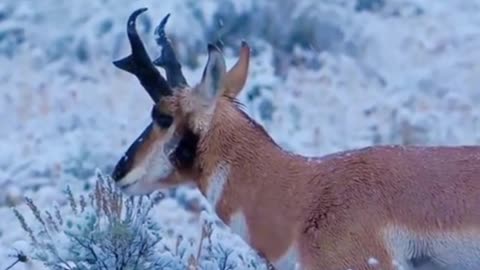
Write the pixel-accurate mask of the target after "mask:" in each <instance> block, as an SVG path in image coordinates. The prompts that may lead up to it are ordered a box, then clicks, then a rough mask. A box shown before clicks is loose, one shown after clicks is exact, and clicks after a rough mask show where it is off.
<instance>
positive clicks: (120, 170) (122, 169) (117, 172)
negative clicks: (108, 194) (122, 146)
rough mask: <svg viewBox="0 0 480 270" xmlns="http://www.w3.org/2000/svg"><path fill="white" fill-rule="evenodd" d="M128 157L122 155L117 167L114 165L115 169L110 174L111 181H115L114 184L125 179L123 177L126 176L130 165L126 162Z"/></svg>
mask: <svg viewBox="0 0 480 270" xmlns="http://www.w3.org/2000/svg"><path fill="white" fill-rule="evenodd" d="M128 159H129V158H128V155H124V156H123V157H122V158H121V159H120V160H119V161H118V163H117V165H115V168H114V169H113V172H112V175H111V177H112V179H113V180H114V181H115V182H118V181H120V180H121V179H123V177H125V175H127V173H128V171H129V170H130V165H131V163H130V162H128V161H129V160H128Z"/></svg>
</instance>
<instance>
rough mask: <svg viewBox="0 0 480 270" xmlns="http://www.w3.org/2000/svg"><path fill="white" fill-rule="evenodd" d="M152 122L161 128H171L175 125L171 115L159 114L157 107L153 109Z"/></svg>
mask: <svg viewBox="0 0 480 270" xmlns="http://www.w3.org/2000/svg"><path fill="white" fill-rule="evenodd" d="M151 114H152V120H153V121H154V122H155V123H156V124H157V125H158V126H160V127H161V128H169V127H170V126H171V125H172V123H173V117H172V116H171V115H168V114H165V113H162V112H159V111H158V110H157V109H156V108H155V106H154V107H153V108H152V113H151Z"/></svg>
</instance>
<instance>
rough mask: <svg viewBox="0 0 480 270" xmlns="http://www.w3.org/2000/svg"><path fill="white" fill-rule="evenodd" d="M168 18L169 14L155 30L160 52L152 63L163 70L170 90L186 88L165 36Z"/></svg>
mask: <svg viewBox="0 0 480 270" xmlns="http://www.w3.org/2000/svg"><path fill="white" fill-rule="evenodd" d="M168 18H170V13H169V14H167V15H166V16H165V17H164V18H163V19H162V20H161V21H160V24H159V25H158V26H157V28H156V29H155V35H156V37H155V40H156V42H157V44H158V45H159V46H161V47H162V51H161V54H160V57H158V58H157V59H156V60H154V61H153V63H154V64H155V65H157V66H160V67H162V68H163V69H165V73H166V74H167V82H168V84H169V85H170V86H171V87H172V88H174V87H182V86H187V85H188V83H187V80H186V79H185V77H184V76H183V73H182V65H181V64H180V62H179V61H178V59H177V56H176V54H175V51H174V50H173V47H172V44H171V43H170V41H169V40H168V38H167V35H166V34H165V25H166V24H167V22H168Z"/></svg>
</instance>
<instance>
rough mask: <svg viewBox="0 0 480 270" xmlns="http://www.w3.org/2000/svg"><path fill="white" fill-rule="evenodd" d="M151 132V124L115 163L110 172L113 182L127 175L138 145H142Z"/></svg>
mask: <svg viewBox="0 0 480 270" xmlns="http://www.w3.org/2000/svg"><path fill="white" fill-rule="evenodd" d="M152 130H153V124H149V125H148V126H147V127H146V128H145V130H143V132H142V134H140V136H138V138H137V139H136V140H135V141H134V142H133V143H132V144H131V145H130V147H128V149H127V152H126V153H125V155H123V157H122V158H121V159H120V160H119V161H118V162H117V165H115V168H114V169H113V172H112V178H113V180H115V181H119V180H121V179H122V178H123V177H125V175H127V173H128V172H129V171H130V170H131V169H132V165H133V160H134V159H135V154H136V153H137V151H138V148H139V147H140V145H142V144H143V143H144V140H146V139H147V138H148V136H150V133H151V132H152Z"/></svg>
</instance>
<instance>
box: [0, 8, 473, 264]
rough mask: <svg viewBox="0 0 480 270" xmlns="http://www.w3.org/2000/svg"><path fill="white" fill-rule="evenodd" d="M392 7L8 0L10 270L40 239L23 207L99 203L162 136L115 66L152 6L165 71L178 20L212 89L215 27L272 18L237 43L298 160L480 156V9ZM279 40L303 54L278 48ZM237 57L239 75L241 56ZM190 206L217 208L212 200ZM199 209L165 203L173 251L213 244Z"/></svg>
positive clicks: (267, 114) (0, 212)
mask: <svg viewBox="0 0 480 270" xmlns="http://www.w3.org/2000/svg"><path fill="white" fill-rule="evenodd" d="M366 2H376V3H378V4H379V5H380V6H381V7H380V8H378V9H370V10H364V11H361V12H360V11H358V9H359V8H358V6H357V7H356V4H355V3H357V4H358V3H366ZM387 2H388V4H387V3H384V1H379V0H377V1H373V0H372V1H360V0H358V1H357V2H355V1H353V0H352V1H346V0H345V1H344V0H338V1H331V0H325V1H323V2H321V1H313V0H312V1H309V0H304V1H300V2H299V4H296V5H294V8H293V9H292V10H288V8H289V7H291V6H292V5H291V3H292V1H288V0H280V1H277V2H274V3H272V4H264V5H262V4H257V5H260V6H261V7H260V8H259V7H258V6H255V5H254V4H253V3H254V1H241V0H238V1H213V0H210V1H189V0H183V1H174V0H171V1H157V0H151V1H142V2H140V1H128V0H121V1H118V0H115V1H114V0H105V1H56V0H43V1H33V0H22V1H18V0H4V1H2V2H0V67H1V69H0V116H1V119H2V121H0V217H1V218H2V222H0V269H4V268H5V267H7V266H8V265H9V264H10V262H12V261H13V259H11V258H7V254H10V253H14V250H13V248H14V247H19V248H22V247H23V248H24V247H25V246H26V240H27V236H26V234H25V233H24V232H23V231H22V230H21V228H20V226H19V224H18V222H17V220H16V219H15V217H14V215H13V212H12V210H11V209H10V207H9V206H11V205H16V206H17V207H18V209H19V210H20V211H21V212H26V213H27V211H25V210H26V207H25V205H24V204H23V201H22V198H23V196H29V197H31V198H33V199H34V201H35V202H36V203H37V205H39V206H40V207H42V208H43V207H51V206H52V204H53V202H55V201H58V203H59V204H62V203H64V202H65V199H64V196H63V195H62V192H61V191H62V190H63V189H64V188H65V186H66V185H70V186H72V189H73V191H74V193H75V192H78V193H80V192H88V191H89V190H91V188H92V184H93V180H94V177H93V175H94V172H95V169H96V168H99V169H100V170H101V171H103V172H105V173H108V172H110V170H111V169H112V167H113V165H114V164H115V162H116V161H117V159H118V158H119V157H121V155H122V154H123V152H124V151H125V150H126V148H127V147H128V145H129V144H130V143H131V142H132V141H133V140H134V139H135V138H136V136H137V135H138V134H139V133H140V132H141V130H143V128H144V127H145V126H146V124H147V123H148V122H149V106H150V100H149V97H148V95H146V94H145V92H144V91H143V90H142V89H141V86H140V85H139V84H138V82H137V81H136V80H135V79H134V78H133V77H132V76H131V75H130V74H126V73H125V72H122V71H119V70H117V69H115V68H114V66H113V65H112V64H111V62H112V61H113V60H115V59H118V58H119V57H121V56H125V55H126V54H127V53H128V50H129V48H128V45H127V39H126V35H125V32H124V31H125V23H126V18H127V17H128V15H129V14H130V12H132V11H133V10H134V9H137V8H139V7H144V6H146V7H149V11H148V12H147V13H146V14H145V16H143V15H142V17H143V18H144V19H143V20H144V21H142V22H143V23H140V26H139V28H141V29H143V31H142V32H141V33H142V38H143V40H144V41H145V42H146V43H147V44H148V48H149V52H150V54H151V55H152V57H154V56H157V55H158V53H159V51H158V48H156V47H155V45H154V42H153V34H152V32H153V27H154V25H152V24H156V23H158V22H159V21H160V19H161V18H162V17H163V16H164V15H165V14H166V13H168V12H171V13H172V17H171V21H170V22H169V25H168V27H167V32H169V34H172V35H173V34H174V35H175V37H176V38H177V41H178V42H179V51H180V53H181V56H182V60H183V61H189V63H191V64H190V65H186V66H185V71H184V72H185V75H186V76H187V78H188V80H189V82H191V83H192V82H195V81H196V80H198V79H199V78H200V72H201V68H202V65H203V63H205V57H206V55H205V54H204V50H205V43H206V42H207V41H209V40H207V38H210V37H211V36H209V35H211V34H210V33H211V31H213V30H212V28H211V27H212V25H215V20H214V18H217V19H218V15H219V14H220V15H222V14H224V15H225V14H227V15H228V12H231V13H232V16H230V17H229V16H225V17H224V18H223V19H222V20H223V23H225V24H227V25H228V22H229V20H232V21H233V20H240V19H239V18H243V17H242V16H244V15H245V14H247V15H248V14H257V15H258V16H257V15H255V16H251V17H252V18H254V19H255V20H256V22H255V23H256V29H257V30H255V31H257V32H258V33H260V31H265V32H266V34H265V35H261V33H260V34H258V35H256V34H255V31H254V30H251V29H246V30H244V32H242V31H241V27H242V25H240V26H236V27H237V28H235V27H232V28H230V30H231V31H232V32H233V31H235V35H234V36H235V38H236V37H239V38H238V40H234V41H230V42H233V43H235V42H238V44H239V43H240V38H241V37H242V35H243V37H245V39H247V41H249V42H250V43H251V44H253V49H254V57H253V59H252V62H251V70H250V77H249V80H248V82H247V85H246V89H245V90H246V91H244V92H243V94H242V96H241V98H240V99H241V101H242V102H243V103H244V104H245V107H246V111H247V112H248V113H249V114H250V115H251V116H252V117H253V118H254V119H256V120H258V121H259V122H260V123H262V124H263V125H264V126H265V127H266V128H267V130H268V131H269V132H270V134H271V135H272V137H273V138H274V139H275V140H276V141H278V142H279V143H280V144H281V145H283V146H284V147H285V148H287V149H289V150H291V151H295V152H299V153H303V154H305V155H323V154H329V153H332V152H335V151H339V150H344V149H351V148H355V147H362V146H367V145H372V144H387V143H396V144H428V145H434V144H443V145H454V144H478V143H479V142H480V109H479V108H478V106H477V104H479V103H480V76H479V74H480V61H478V60H479V59H480V1H478V0H468V1H466V0H465V1H420V0H403V1H400V0H392V1H387ZM226 3H233V4H231V5H230V6H229V5H227V4H226ZM289 4H290V5H289ZM228 7H230V9H229V8H228ZM262 8H263V9H262ZM355 9H357V10H355ZM259 10H260V11H259ZM272 10H274V11H275V10H276V11H278V12H277V13H275V12H273V11H272ZM287 11H288V12H287ZM262 12H264V13H262ZM262 14H263V15H265V14H266V15H268V14H270V15H272V14H273V15H272V16H266V15H265V16H263V17H262V16H261V15H262ZM275 14H277V15H276V16H275ZM284 14H287V15H288V16H285V15H284ZM279 17H281V18H279ZM148 18H149V19H148ZM247 18H249V17H248V16H247ZM252 18H250V19H252ZM302 22H303V23H304V24H301V23H302ZM308 22H310V23H311V24H312V25H313V26H312V25H308ZM305 23H307V24H305ZM243 26H244V27H245V28H247V27H249V25H248V24H247V23H245V24H244V25H243ZM142 27H143V28H142ZM202 27H210V28H209V29H208V31H207V30H206V29H204V28H202ZM213 27H214V26H213ZM238 27H240V30H238ZM250 27H251V26H250ZM232 29H233V30H232ZM259 29H263V30H259ZM303 30H305V31H303ZM209 31H210V32H209ZM302 31H303V32H302ZM297 32H299V33H300V34H295V33H297ZM304 32H307V33H304ZM228 33H229V32H228V31H227V32H226V33H225V34H224V35H225V38H226V39H227V38H228ZM249 33H254V34H249ZM302 33H303V34H302ZM232 36H233V34H232ZM277 38H286V39H292V40H290V41H288V42H286V41H284V40H282V41H281V42H280V43H281V45H278V44H277V43H275V42H274V41H275V39H277ZM301 39H303V40H306V44H307V45H306V46H303V47H302V46H301V44H300V43H297V41H299V40H301ZM291 44H293V45H291ZM299 44H300V46H296V47H295V46H294V45H299ZM303 45H305V44H303ZM192 55H193V56H192ZM226 56H227V64H228V65H232V63H233V62H234V61H235V56H236V51H235V50H233V49H228V50H227V51H226ZM195 63H198V65H197V64H195ZM299 63H300V64H299ZM301 63H304V64H301ZM179 194H183V195H185V196H187V197H189V199H188V200H191V199H195V198H197V199H199V200H200V202H201V203H205V201H204V200H203V199H202V198H201V197H200V195H199V193H198V191H196V190H180V192H179ZM184 201H185V199H182V200H175V199H165V200H164V201H162V202H161V203H160V204H159V205H158V206H157V207H156V208H155V209H154V214H155V216H156V217H157V218H158V221H159V222H160V223H161V224H162V225H164V226H165V227H169V228H173V230H172V232H171V234H170V237H171V239H176V237H177V235H179V234H182V235H184V236H185V237H184V238H185V239H187V238H193V239H197V238H198V237H199V234H200V231H201V230H200V226H199V225H198V224H199V223H198V222H199V220H200V219H201V218H200V217H199V216H196V215H194V214H192V213H189V212H188V211H186V210H185V209H184V207H183V206H182V205H184V203H183V202H184ZM210 218H214V216H212V215H211V214H210ZM27 219H31V217H29V216H28V215H27ZM215 230H218V231H219V233H218V239H228V240H218V239H217V238H216V239H217V241H223V242H224V243H225V246H229V247H233V248H235V249H237V251H238V252H239V254H240V253H242V254H247V253H249V252H251V251H249V250H248V248H246V246H245V245H242V242H241V241H240V240H239V238H238V237H235V236H233V237H230V235H229V232H228V229H224V228H222V227H216V228H215ZM222 237H223V238H222ZM231 239H233V240H231ZM193 241H195V240H193ZM232 241H238V242H235V243H234V242H232ZM172 245H173V244H172ZM32 267H33V266H32ZM13 269H40V268H36V267H33V268H29V266H28V265H17V266H15V268H13Z"/></svg>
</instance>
